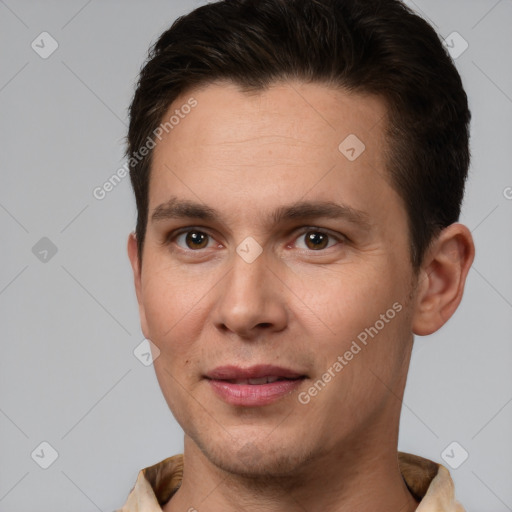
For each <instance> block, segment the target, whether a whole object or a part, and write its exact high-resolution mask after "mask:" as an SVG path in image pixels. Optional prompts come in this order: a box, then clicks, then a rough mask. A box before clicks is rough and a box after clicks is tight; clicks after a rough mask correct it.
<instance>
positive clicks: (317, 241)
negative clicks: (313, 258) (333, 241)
mask: <svg viewBox="0 0 512 512" xmlns="http://www.w3.org/2000/svg"><path fill="white" fill-rule="evenodd" d="M305 240H306V245H307V247H308V248H309V249H313V250H316V249H325V247H326V246H327V243H328V241H329V236H328V235H326V234H325V233H319V232H318V231H310V232H309V233H306V238H305Z"/></svg>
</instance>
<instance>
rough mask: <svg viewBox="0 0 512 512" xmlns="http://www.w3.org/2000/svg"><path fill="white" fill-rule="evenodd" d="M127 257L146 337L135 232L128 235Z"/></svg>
mask: <svg viewBox="0 0 512 512" xmlns="http://www.w3.org/2000/svg"><path fill="white" fill-rule="evenodd" d="M127 251H128V258H129V259H130V263H131V266H132V271H133V283H134V285H135V294H136V296H137V302H138V304H139V316H140V325H141V329H142V333H143V334H144V337H145V338H148V333H147V323H146V311H145V308H144V301H143V293H142V277H141V267H140V265H139V256H138V252H137V237H136V235H135V233H133V232H132V233H130V234H129V235H128V244H127Z"/></svg>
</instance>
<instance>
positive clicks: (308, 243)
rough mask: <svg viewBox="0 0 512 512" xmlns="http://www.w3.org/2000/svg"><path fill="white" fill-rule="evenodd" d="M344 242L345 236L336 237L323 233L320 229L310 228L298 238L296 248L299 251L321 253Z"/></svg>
mask: <svg viewBox="0 0 512 512" xmlns="http://www.w3.org/2000/svg"><path fill="white" fill-rule="evenodd" d="M343 240H344V238H343V236H341V235H340V236H335V235H332V234H330V233H326V232H324V231H321V230H320V229H316V228H315V229H313V228H310V229H308V230H307V231H303V232H302V234H301V235H300V236H299V237H298V239H297V242H296V244H295V245H296V246H297V247H298V248H299V249H305V250H309V251H321V250H323V249H328V248H329V247H331V246H333V245H336V244H337V243H338V242H342V241H343Z"/></svg>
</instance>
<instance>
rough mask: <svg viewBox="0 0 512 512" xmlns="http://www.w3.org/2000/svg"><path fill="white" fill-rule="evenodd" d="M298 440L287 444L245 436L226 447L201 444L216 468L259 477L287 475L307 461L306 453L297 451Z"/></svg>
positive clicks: (250, 476)
mask: <svg viewBox="0 0 512 512" xmlns="http://www.w3.org/2000/svg"><path fill="white" fill-rule="evenodd" d="M299 448H300V443H292V444H291V445H290V446H286V445H284V443H280V444H279V446H277V443H276V444H275V445H274V444H272V443H269V442H265V441H264V440H263V441H262V442H261V444H257V443H256V442H253V441H250V440H248V441H247V442H246V443H245V444H242V445H241V448H238V449H237V448H236V447H235V446H234V445H233V443H231V445H230V446H229V447H224V446H216V447H205V449H203V447H201V451H202V452H203V454H204V455H205V456H206V457H207V458H208V460H209V461H210V462H211V463H212V464H214V465H215V466H217V467H218V468H219V469H221V470H223V471H225V472H227V473H231V474H232V475H237V476H241V477H247V478H253V479H261V478H263V479H264V478H266V477H272V478H276V477H287V476H291V475H292V474H294V473H295V474H296V473H297V471H298V470H299V468H301V467H303V466H305V465H307V462H309V460H310V459H311V457H310V455H309V454H306V453H300V452H299V451H298V450H299Z"/></svg>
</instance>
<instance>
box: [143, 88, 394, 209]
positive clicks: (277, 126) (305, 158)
mask: <svg viewBox="0 0 512 512" xmlns="http://www.w3.org/2000/svg"><path fill="white" fill-rule="evenodd" d="M191 101H193V102H194V103H193V104H195V107H194V108H193V109H190V108H184V105H187V104H190V103H191ZM386 114H387V111H386V106H385V103H384V101H383V100H382V99H380V98H378V97H375V96H369V95H362V94H358V93H349V92H347V91H344V90H340V89H335V88H333V87H328V86H326V85H324V84H316V83H310V84H304V83H300V82H286V83H277V84H275V85H273V86H271V87H269V88H267V89H265V90H262V91H257V92H250V93H247V92H242V91H241V90H240V88H239V87H238V86H236V85H235V84H232V83H215V84H210V85H208V86H205V87H202V88H200V89H196V90H192V91H189V92H187V93H185V94H182V95H181V96H180V97H179V98H177V99H176V100H175V101H174V102H173V104H172V105H171V106H170V108H169V109H168V111H167V113H166V114H165V115H164V117H163V120H162V122H163V123H165V122H166V121H168V120H169V119H170V118H171V117H172V116H174V123H176V124H174V123H173V127H172V129H169V130H168V132H167V133H164V134H163V137H162V138H161V140H160V141H158V142H157V145H156V147H155V149H154V154H153V165H152V171H151V173H152V176H151V180H150V197H149V211H150V215H151V212H152V211H153V210H154V209H155V208H156V207H157V206H158V205H160V204H161V203H163V202H165V201H166V200H168V199H169V198H170V197H176V196H182V197H184V198H186V199H191V200H195V201H199V202H203V203H204V204H208V205H211V206H213V207H215V208H216V209H218V210H221V209H222V207H228V206H229V205H230V204H231V201H232V198H233V197H234V194H236V197H238V198H244V199H245V200H246V201H252V202H253V203H254V204H255V207H257V208H259V211H262V210H264V209H265V207H266V205H278V206H281V205H282V204H283V201H284V198H285V197H286V198H287V199H288V200H287V201H286V202H287V203H293V202H297V201H299V200H303V199H305V198H308V199H310V198H312V196H314V199H317V200H318V199H319V200H325V201H337V200H339V201H341V202H345V203H350V206H352V207H353V208H357V209H360V210H364V209H365V207H368V206H369V207H370V209H371V208H372V207H373V208H374V209H377V208H378V206H379V205H380V206H384V202H385V201H390V200H391V201H394V202H399V201H400V200H399V198H398V197H397V196H396V194H394V191H393V190H392V189H391V188H390V187H389V184H388V181H387V175H386V170H385V165H386V161H385V156H386V153H387V144H386V140H385V136H384V133H385V124H386ZM178 117H179V121H178ZM378 189H380V192H379V190H378ZM212 193H213V194H214V195H212ZM308 196H309V197H308ZM376 196H379V197H376ZM342 200H344V201H342ZM238 206H239V205H238ZM253 213H254V212H253Z"/></svg>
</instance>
